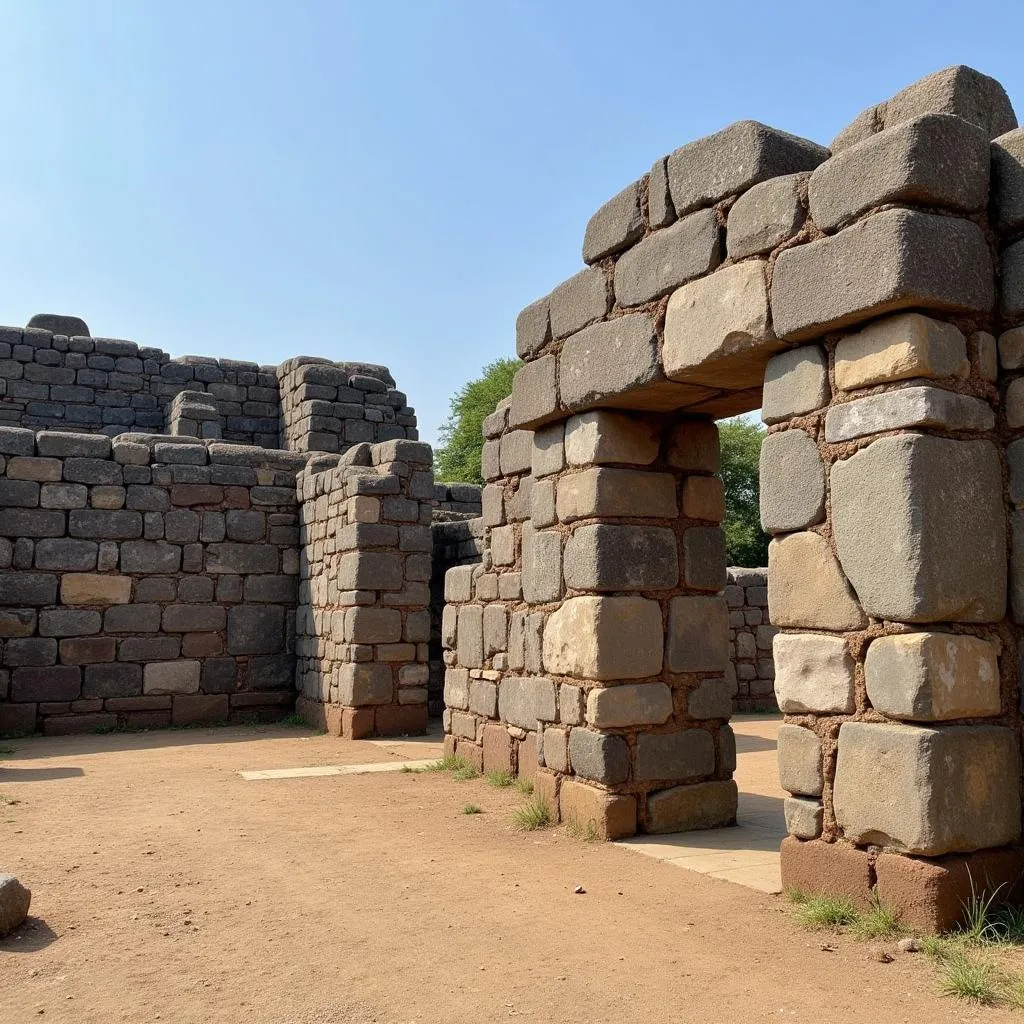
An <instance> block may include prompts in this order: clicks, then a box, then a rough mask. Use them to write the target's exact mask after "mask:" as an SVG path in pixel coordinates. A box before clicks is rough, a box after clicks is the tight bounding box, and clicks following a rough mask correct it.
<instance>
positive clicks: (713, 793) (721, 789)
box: [644, 779, 739, 833]
mask: <svg viewBox="0 0 1024 1024" xmlns="http://www.w3.org/2000/svg"><path fill="white" fill-rule="evenodd" d="M738 799H739V796H738V792H737V789H736V783H735V782H733V781H732V779H727V780H724V781H721V782H698V783H696V784H695V785H692V786H673V787H672V788H671V789H662V790H659V791H658V792H656V793H651V794H650V795H649V796H648V797H647V820H646V822H645V823H644V831H645V832H654V833H663V832H689V831H690V830H692V829H698V828H721V827H723V826H725V825H731V824H733V823H734V822H735V821H736V806H737V801H738Z"/></svg>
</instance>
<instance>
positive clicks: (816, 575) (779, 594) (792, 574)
mask: <svg viewBox="0 0 1024 1024" xmlns="http://www.w3.org/2000/svg"><path fill="white" fill-rule="evenodd" d="M868 543H869V544H873V543H875V541H874V539H873V538H872V539H871V540H870V541H868ZM879 554H880V551H879ZM888 564H889V563H887V565H888ZM768 577H769V579H770V580H771V586H770V587H769V589H768V617H769V619H770V620H771V622H772V624H773V625H775V626H780V627H787V626H789V627H798V628H803V629H831V630H848V629H862V628H863V627H864V626H866V625H867V617H866V616H865V615H864V612H863V611H862V610H861V607H860V605H859V604H858V603H857V599H856V597H855V596H854V593H853V590H852V589H851V588H850V584H849V583H848V582H847V580H846V577H845V576H844V575H843V570H842V569H841V568H840V567H839V561H838V560H837V559H836V556H835V555H834V554H833V553H832V549H831V548H830V547H829V546H828V541H826V540H825V538H824V537H820V536H819V535H818V534H816V533H791V534H788V535H787V536H785V537H777V538H776V539H775V540H773V541H772V542H771V543H770V544H769V545H768Z"/></svg>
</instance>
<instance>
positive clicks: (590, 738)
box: [569, 729, 630, 786]
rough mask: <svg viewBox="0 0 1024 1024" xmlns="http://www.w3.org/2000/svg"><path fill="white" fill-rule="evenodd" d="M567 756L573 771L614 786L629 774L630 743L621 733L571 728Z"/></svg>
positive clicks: (586, 777) (624, 779)
mask: <svg viewBox="0 0 1024 1024" xmlns="http://www.w3.org/2000/svg"><path fill="white" fill-rule="evenodd" d="M569 760H570V761H571V763H572V770H573V772H574V773H575V774H576V775H580V776H582V777H583V778H585V779H593V781H594V782H603V783H604V784H605V785H607V786H614V785H617V784H618V783H620V782H625V781H626V779H628V778H629V761H630V758H629V746H628V745H627V744H626V741H625V740H624V739H623V738H622V737H621V736H615V735H609V734H607V733H599V732H591V731H590V730H588V729H573V730H572V731H571V732H570V733H569Z"/></svg>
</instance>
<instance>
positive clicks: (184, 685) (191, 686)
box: [142, 660, 201, 693]
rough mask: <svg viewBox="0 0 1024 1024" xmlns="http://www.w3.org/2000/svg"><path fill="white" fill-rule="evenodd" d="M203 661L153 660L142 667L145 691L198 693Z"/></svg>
mask: <svg viewBox="0 0 1024 1024" xmlns="http://www.w3.org/2000/svg"><path fill="white" fill-rule="evenodd" d="M200 668H201V663H200V662H198V661H182V660H179V661H151V662H150V663H149V664H148V665H144V666H143V668H142V692H143V693H197V692H198V691H199V679H200Z"/></svg>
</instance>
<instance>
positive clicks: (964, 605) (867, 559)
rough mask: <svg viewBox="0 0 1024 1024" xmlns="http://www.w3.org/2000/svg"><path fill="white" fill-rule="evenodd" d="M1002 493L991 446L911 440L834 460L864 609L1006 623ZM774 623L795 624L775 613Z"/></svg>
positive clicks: (835, 517) (843, 557)
mask: <svg viewBox="0 0 1024 1024" xmlns="http://www.w3.org/2000/svg"><path fill="white" fill-rule="evenodd" d="M1001 492H1002V477H1001V473H1000V468H999V458H998V454H997V452H996V448H995V445H993V444H992V443H991V442H990V441H955V440H950V439H947V438H941V437H932V436H927V435H920V434H903V435H899V436H896V437H885V438H881V439H880V440H878V441H875V442H874V443H873V444H872V445H870V446H869V447H867V448H865V449H863V450H862V451H859V452H857V453H856V454H855V455H853V456H852V457H851V458H849V459H846V460H845V461H842V462H837V463H835V464H834V465H833V467H832V471H831V505H832V528H833V532H834V535H835V542H836V549H837V551H838V552H839V558H840V561H841V562H842V566H843V570H844V571H845V573H846V575H847V577H849V580H850V582H851V583H852V584H853V586H854V588H855V589H856V592H857V595H858V596H859V598H860V602H861V605H862V606H863V607H864V610H865V611H866V612H867V613H868V614H869V615H872V616H875V617H878V618H885V619H895V620H897V621H900V622H942V621H952V622H995V621H998V620H999V619H1000V618H1002V616H1003V614H1004V610H1005V606H1006V573H1005V569H1004V566H1005V543H1006V524H1005V514H1004V512H1003V506H1002V497H1001ZM769 573H771V568H770V566H769ZM776 586H777V584H776V577H774V576H772V588H773V590H774V589H775V588H776ZM771 619H772V622H774V623H775V624H776V625H787V624H789V623H786V622H782V621H781V620H780V619H778V618H777V617H776V616H775V614H774V613H773V614H772V616H771ZM792 624H794V625H795V624H796V623H792Z"/></svg>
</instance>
